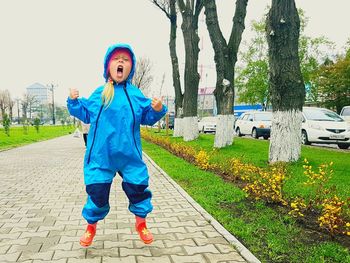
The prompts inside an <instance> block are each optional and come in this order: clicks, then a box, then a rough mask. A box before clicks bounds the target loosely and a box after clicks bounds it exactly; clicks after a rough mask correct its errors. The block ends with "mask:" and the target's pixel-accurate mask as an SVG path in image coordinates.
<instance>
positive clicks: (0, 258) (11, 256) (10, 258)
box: [0, 252, 21, 262]
mask: <svg viewBox="0 0 350 263" xmlns="http://www.w3.org/2000/svg"><path fill="white" fill-rule="evenodd" d="M20 254H21V252H14V253H6V254H4V255H1V254H0V262H16V261H17V259H18V258H19V255H20Z"/></svg>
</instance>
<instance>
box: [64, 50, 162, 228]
mask: <svg viewBox="0 0 350 263" xmlns="http://www.w3.org/2000/svg"><path fill="white" fill-rule="evenodd" d="M120 48H127V49H128V50H129V51H130V53H131V55H132V62H133V63H132V69H131V72H130V75H129V76H128V78H127V80H126V81H125V82H123V83H116V84H114V98H113V101H112V103H111V104H110V105H109V106H108V107H106V106H105V105H103V103H102V91H103V89H104V86H101V87H99V88H97V89H96V90H95V91H94V92H93V93H92V95H91V96H90V97H89V98H88V99H86V98H78V99H75V100H72V99H70V98H68V99H67V106H68V110H69V112H70V114H71V115H72V116H75V117H77V118H78V119H80V120H81V121H83V122H84V123H90V124H91V125H90V131H89V134H88V140H87V142H88V144H87V147H86V152H85V157H84V181H85V185H86V192H87V194H88V198H87V202H86V204H85V206H84V208H83V212H82V215H83V217H84V218H85V219H86V220H87V222H88V223H90V224H93V223H95V222H97V221H99V220H101V219H103V218H104V217H105V216H106V215H107V214H108V212H109V209H110V206H109V193H110V187H111V183H112V180H113V178H114V176H115V175H116V173H119V174H120V176H121V177H122V179H123V182H122V188H123V190H124V192H125V193H126V195H127V197H128V199H129V210H130V212H132V213H133V214H135V215H137V216H139V217H143V218H145V217H146V216H147V214H148V213H150V212H151V211H152V209H153V207H152V204H151V198H152V194H151V191H150V190H149V189H147V188H148V181H149V175H148V171H147V167H146V165H145V163H144V162H143V160H142V147H141V137H140V125H141V124H142V125H153V124H154V123H156V122H157V121H158V120H160V119H161V118H162V117H163V116H164V115H165V113H166V111H167V108H166V106H165V105H163V109H162V110H161V111H160V112H156V111H155V110H153V108H152V107H151V100H150V99H148V98H146V97H145V96H144V95H143V94H142V92H141V91H140V90H139V89H138V88H137V87H136V86H134V85H132V84H131V79H132V77H133V75H134V72H135V65H136V59H135V55H134V52H133V51H132V49H131V47H130V46H129V45H127V44H116V45H113V46H111V47H110V48H109V49H108V50H107V53H106V55H105V58H104V74H103V76H104V78H105V79H106V81H107V79H108V77H109V75H108V74H109V73H108V62H109V59H110V57H111V55H112V53H113V52H114V51H115V50H117V49H120Z"/></svg>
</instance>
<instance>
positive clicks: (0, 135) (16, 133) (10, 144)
mask: <svg viewBox="0 0 350 263" xmlns="http://www.w3.org/2000/svg"><path fill="white" fill-rule="evenodd" d="M73 131H74V127H73V126H71V127H67V126H40V128H39V132H36V129H35V128H34V126H29V127H28V134H24V129H23V127H22V126H19V127H10V136H7V135H6V134H5V131H4V129H3V128H0V151H1V150H6V149H11V148H14V147H18V146H22V145H25V144H29V143H33V142H38V141H43V140H48V139H52V138H55V137H58V136H63V135H67V134H69V133H72V132H73Z"/></svg>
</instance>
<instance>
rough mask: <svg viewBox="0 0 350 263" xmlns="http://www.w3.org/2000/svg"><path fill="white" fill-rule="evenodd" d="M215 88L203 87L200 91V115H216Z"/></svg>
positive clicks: (198, 102) (198, 101)
mask: <svg viewBox="0 0 350 263" xmlns="http://www.w3.org/2000/svg"><path fill="white" fill-rule="evenodd" d="M214 90H215V87H203V88H199V89H198V100H197V104H198V106H197V107H198V115H199V116H200V117H203V116H212V115H216V101H215V96H214Z"/></svg>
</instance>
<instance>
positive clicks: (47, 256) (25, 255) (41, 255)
mask: <svg viewBox="0 0 350 263" xmlns="http://www.w3.org/2000/svg"><path fill="white" fill-rule="evenodd" d="M52 255H53V251H46V252H38V253H32V252H29V251H24V252H22V254H21V257H20V258H19V260H22V261H23V260H28V259H40V260H51V258H52Z"/></svg>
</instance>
